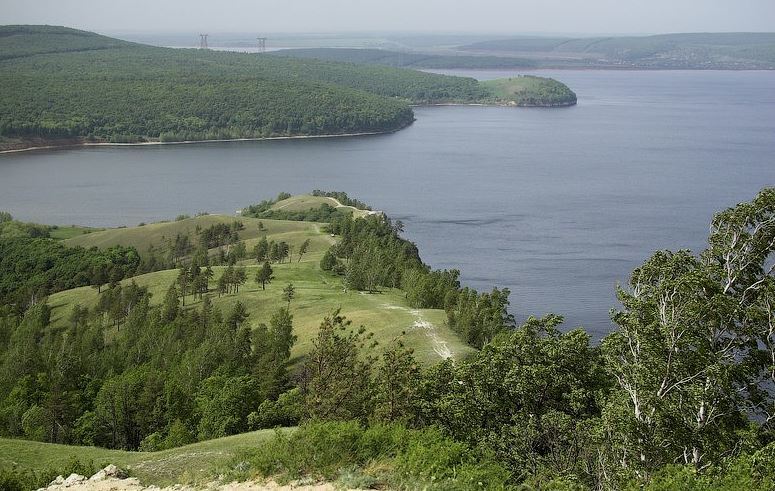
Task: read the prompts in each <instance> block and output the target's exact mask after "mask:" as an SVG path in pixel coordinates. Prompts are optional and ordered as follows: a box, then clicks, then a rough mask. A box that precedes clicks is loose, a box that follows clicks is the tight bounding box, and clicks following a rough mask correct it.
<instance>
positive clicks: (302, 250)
mask: <svg viewBox="0 0 775 491" xmlns="http://www.w3.org/2000/svg"><path fill="white" fill-rule="evenodd" d="M309 243H310V241H309V239H304V242H302V243H301V245H300V246H299V252H298V254H299V259H298V261H297V262H299V263H300V262H301V258H302V257H303V256H304V254H306V253H307V249H309Z"/></svg>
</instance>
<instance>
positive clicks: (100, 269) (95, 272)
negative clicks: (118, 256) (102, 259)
mask: <svg viewBox="0 0 775 491" xmlns="http://www.w3.org/2000/svg"><path fill="white" fill-rule="evenodd" d="M107 282H108V266H107V265H106V264H97V265H96V266H94V267H93V268H92V270H91V284H92V286H93V287H95V288H96V289H97V293H101V291H102V285H104V284H105V283H107Z"/></svg>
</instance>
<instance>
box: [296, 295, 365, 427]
mask: <svg viewBox="0 0 775 491" xmlns="http://www.w3.org/2000/svg"><path fill="white" fill-rule="evenodd" d="M371 338H372V334H370V333H369V334H366V330H365V328H363V327H361V328H359V329H357V330H353V329H351V327H350V321H348V320H347V319H345V318H344V317H343V316H341V315H340V314H339V310H336V311H334V312H333V314H331V315H330V316H327V317H325V318H324V319H323V323H322V324H321V325H320V330H319V331H318V335H317V338H316V339H315V340H314V341H313V343H312V351H311V352H310V354H309V356H308V358H307V362H306V363H305V365H304V377H305V384H304V386H303V388H304V394H305V400H306V406H307V412H308V416H309V417H310V418H312V419H342V420H347V419H365V418H366V417H367V416H368V415H369V413H370V412H371V407H370V406H371V400H372V387H371V371H372V366H373V364H374V358H373V357H371V356H369V355H368V353H367V352H366V348H367V347H373V346H374V344H371Z"/></svg>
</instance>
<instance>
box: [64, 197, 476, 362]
mask: <svg viewBox="0 0 775 491" xmlns="http://www.w3.org/2000/svg"><path fill="white" fill-rule="evenodd" d="M321 199H327V198H321ZM301 202H307V203H310V201H308V200H306V199H299V200H295V201H293V203H296V204H297V205H299V206H300V203H301ZM281 203H282V202H281ZM232 220H234V218H232V217H226V216H218V215H205V216H200V217H195V218H188V219H185V220H181V221H176V222H166V223H156V224H150V225H145V226H143V227H132V228H125V229H124V228H121V229H110V230H105V231H101V232H93V233H90V234H88V235H81V236H78V237H74V238H72V239H68V240H67V241H65V243H66V244H68V245H81V246H84V247H90V246H98V247H109V246H112V245H116V244H122V245H132V246H135V247H136V248H138V250H140V251H147V249H148V245H150V244H155V245H159V244H161V243H163V241H164V240H165V239H166V238H169V237H174V236H175V234H177V233H193V231H194V230H195V228H196V226H197V225H200V226H201V227H202V228H204V227H206V226H208V225H210V224H213V223H216V222H226V223H229V222H231V221H232ZM240 220H242V222H243V223H244V224H245V230H243V231H242V232H241V233H240V236H241V237H242V238H243V239H244V240H245V243H246V246H247V249H248V251H250V250H251V249H252V247H253V245H254V244H255V243H256V242H258V241H259V240H260V237H262V236H264V235H266V236H267V238H268V239H270V240H276V241H279V240H285V241H286V242H288V243H289V244H290V245H291V247H292V248H293V250H294V251H296V250H298V246H299V245H300V244H301V243H302V242H303V241H304V240H305V239H310V246H309V251H308V253H307V254H305V255H304V257H303V258H302V261H300V262H299V261H298V256H297V255H296V254H294V255H293V260H292V262H286V263H283V264H273V265H272V268H273V270H274V276H275V279H274V280H273V281H272V283H270V284H269V285H267V287H266V290H262V289H261V286H260V285H258V284H257V283H255V281H254V277H255V274H256V270H257V268H258V267H259V265H258V264H256V262H255V261H253V260H245V261H242V262H241V265H243V266H245V267H246V268H247V276H248V282H247V283H246V284H245V285H244V286H243V287H242V288H240V292H239V293H238V294H231V295H224V296H221V297H220V298H219V297H218V296H217V295H216V294H214V293H211V294H210V295H211V300H212V302H213V305H214V306H217V307H219V308H221V309H222V311H223V312H228V311H229V310H230V309H231V308H232V307H233V306H234V304H235V303H236V302H237V301H240V302H242V303H243V304H244V305H245V307H246V308H247V311H248V313H249V314H250V317H249V322H250V324H251V325H253V326H257V325H258V324H259V323H268V322H269V318H270V316H271V314H272V312H274V311H275V310H276V309H277V308H279V307H280V306H282V305H284V303H283V300H282V289H283V288H284V287H285V286H286V285H288V283H293V285H294V287H295V289H296V298H295V299H294V300H293V302H292V304H291V313H292V314H293V317H294V331H295V334H296V336H298V341H297V343H296V345H295V346H294V349H293V352H292V356H293V361H294V362H295V363H296V362H298V361H299V359H300V357H302V356H303V355H304V354H306V353H307V352H309V350H310V348H311V346H312V341H313V340H314V338H315V336H316V335H317V330H318V327H319V326H320V323H321V321H322V319H323V317H324V316H325V315H327V314H329V313H331V312H332V311H333V310H335V309H337V308H340V309H341V311H342V313H343V314H344V315H345V316H346V317H347V318H348V319H350V320H352V322H353V324H354V325H355V326H360V325H363V326H365V327H366V328H367V329H368V330H369V331H371V332H373V333H374V337H375V339H376V340H377V341H378V342H379V343H380V345H381V346H385V345H387V344H389V343H390V342H391V341H392V340H393V339H394V338H396V337H398V336H401V334H402V332H405V333H406V334H405V335H404V337H403V339H404V342H405V343H406V344H407V345H408V346H411V347H413V348H414V349H415V354H416V356H417V359H418V360H419V361H421V362H423V363H433V362H436V361H439V360H440V359H441V353H443V352H444V350H445V349H446V350H449V352H450V354H451V355H452V356H453V357H455V358H459V357H463V356H465V355H466V354H467V353H470V352H471V351H472V348H470V347H469V346H467V345H466V344H465V343H464V342H463V341H462V340H461V339H459V338H458V337H457V335H456V334H455V333H454V332H453V331H452V330H451V329H450V328H449V327H448V326H447V322H446V314H445V313H444V311H442V310H433V309H423V310H415V309H411V308H409V306H408V305H407V303H406V299H405V297H404V293H403V292H402V291H401V290H397V289H383V291H382V292H380V293H374V294H366V293H363V292H357V291H352V290H346V289H345V288H344V285H343V283H342V279H341V278H340V277H338V276H336V275H333V274H331V273H328V272H326V271H322V270H321V269H320V266H319V263H320V259H321V258H322V256H323V254H324V253H325V251H326V250H327V249H328V248H329V247H330V246H331V244H333V243H334V241H335V240H336V239H335V238H334V237H331V236H330V235H328V234H326V233H325V232H323V230H322V228H323V227H322V225H321V224H317V223H310V222H291V221H282V220H260V219H255V218H241V219H240ZM259 221H261V222H263V225H264V227H265V230H264V231H259V229H258V222H259ZM213 269H214V271H215V276H214V277H213V280H212V282H211V284H210V289H211V291H212V290H214V289H215V282H216V281H217V279H218V277H219V276H220V275H221V273H222V271H223V269H225V268H224V267H222V266H216V267H214V268H213ZM177 275H178V271H177V270H167V271H157V272H154V273H148V274H144V275H140V276H136V277H134V278H132V279H128V280H124V282H123V283H124V284H128V283H129V282H131V281H135V282H136V283H137V284H138V285H141V286H145V287H147V288H148V290H149V291H150V293H151V294H152V298H151V301H152V303H153V304H160V303H161V302H162V301H163V299H164V294H165V293H166V291H167V289H168V288H169V286H170V285H172V284H173V283H174V282H175V279H176V278H177ZM97 300H98V294H97V291H96V290H95V289H94V288H91V287H82V288H75V289H72V290H67V291H64V292H59V293H56V294H54V295H51V296H50V297H49V305H51V307H52V308H53V312H52V323H53V325H54V326H55V327H56V326H62V325H64V323H66V322H67V316H68V314H69V313H70V310H71V309H72V307H73V305H75V304H80V305H81V306H84V307H89V308H91V307H93V306H95V305H96V303H97ZM200 303H201V300H197V301H194V300H193V297H191V296H188V297H187V298H186V307H187V308H198V307H199V305H200ZM423 326H426V327H423Z"/></svg>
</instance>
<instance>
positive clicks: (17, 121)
mask: <svg viewBox="0 0 775 491" xmlns="http://www.w3.org/2000/svg"><path fill="white" fill-rule="evenodd" d="M0 51H2V52H3V59H0V67H2V70H1V72H2V76H0V83H2V85H3V87H4V89H5V90H3V91H2V93H1V94H0V137H4V138H6V139H8V141H11V140H13V139H22V140H23V139H35V138H43V139H48V140H51V139H89V140H96V141H111V142H132V141H144V140H162V141H176V140H200V139H222V138H254V137H267V136H292V135H321V134H340V133H356V132H378V131H392V130H396V129H400V128H402V127H403V126H405V125H407V124H409V123H411V122H412V120H413V115H412V111H411V109H410V108H409V106H408V104H407V103H408V102H412V103H427V102H450V101H474V100H478V99H480V98H481V97H482V96H483V95H484V94H485V91H484V90H483V89H482V88H481V87H480V86H479V84H478V82H477V81H476V80H474V79H469V78H460V77H448V76H442V75H435V74H429V73H422V72H417V71H412V70H401V69H394V68H388V67H379V66H356V65H352V64H341V63H332V62H324V61H319V60H299V59H295V58H285V57H277V56H256V55H251V54H244V53H227V52H217V51H208V50H183V49H168V48H157V47H152V46H145V45H139V44H134V43H126V42H123V41H119V40H114V39H110V38H105V37H103V36H98V35H96V34H92V33H88V32H84V31H77V30H74V29H67V28H62V27H48V26H4V27H0ZM76 81H77V83H76ZM399 99H400V100H399Z"/></svg>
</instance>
